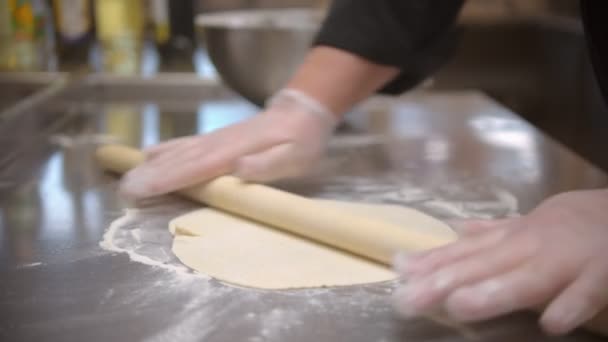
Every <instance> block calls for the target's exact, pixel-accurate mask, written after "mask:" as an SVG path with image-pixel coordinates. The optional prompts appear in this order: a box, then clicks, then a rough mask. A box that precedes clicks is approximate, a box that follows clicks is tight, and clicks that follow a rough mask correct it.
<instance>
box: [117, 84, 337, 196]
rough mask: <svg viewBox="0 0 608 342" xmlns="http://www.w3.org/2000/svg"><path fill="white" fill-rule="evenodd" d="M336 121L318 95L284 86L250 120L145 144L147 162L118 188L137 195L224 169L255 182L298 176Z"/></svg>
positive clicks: (310, 163)
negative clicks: (198, 134)
mask: <svg viewBox="0 0 608 342" xmlns="http://www.w3.org/2000/svg"><path fill="white" fill-rule="evenodd" d="M337 123H338V119H337V116H335V115H333V114H332V113H331V112H329V110H327V109H326V108H325V107H324V106H323V105H321V104H320V103H318V102H317V101H315V100H314V99H312V98H310V97H308V96H307V95H305V94H304V93H302V92H299V91H297V90H293V89H285V90H282V91H280V92H279V93H278V94H277V95H275V96H274V97H272V98H271V99H270V100H269V101H268V103H267V106H266V109H265V110H264V111H262V112H261V113H260V114H258V115H256V116H255V117H253V118H251V119H249V120H246V121H244V122H241V123H238V124H235V125H232V126H229V127H225V128H222V129H220V130H217V131H215V132H212V133H209V134H206V135H201V136H191V137H184V138H179V139H174V140H171V141H168V142H165V143H163V144H160V145H157V146H154V147H152V148H150V149H148V150H146V151H145V153H146V160H145V162H144V163H143V164H141V165H140V166H138V167H137V168H135V169H133V170H131V171H130V172H129V173H127V174H126V175H125V177H124V178H123V180H122V182H121V187H120V189H121V192H122V193H123V194H124V195H125V196H127V197H129V198H132V199H138V198H145V197H150V196H155V195H160V194H164V193H168V192H172V191H175V190H178V189H181V188H184V187H187V186H190V185H193V184H196V183H200V182H203V181H207V180H210V179H213V178H216V177H218V176H222V175H226V174H233V175H235V176H237V177H240V178H242V179H245V180H249V181H256V182H267V181H273V180H278V179H284V178H291V177H296V176H300V175H303V174H305V173H306V172H308V171H310V170H311V169H312V167H314V165H315V164H316V162H317V161H318V160H319V159H320V158H321V157H322V156H323V153H324V151H325V149H326V146H327V142H328V140H329V138H330V137H331V134H332V132H333V131H334V128H335V127H336V125H337Z"/></svg>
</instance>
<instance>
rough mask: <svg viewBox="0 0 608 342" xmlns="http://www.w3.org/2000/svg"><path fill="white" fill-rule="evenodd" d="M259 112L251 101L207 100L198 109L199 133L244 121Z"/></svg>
mask: <svg viewBox="0 0 608 342" xmlns="http://www.w3.org/2000/svg"><path fill="white" fill-rule="evenodd" d="M257 112H258V109H257V108H256V107H254V106H253V105H251V104H249V103H244V102H241V101H207V102H204V103H202V104H201V105H200V106H199V108H198V111H197V133H198V134H203V133H209V132H212V131H215V130H217V129H219V128H222V127H226V126H228V125H231V124H234V123H237V122H240V121H243V120H245V119H247V118H249V117H251V116H253V115H255V114H256V113H257Z"/></svg>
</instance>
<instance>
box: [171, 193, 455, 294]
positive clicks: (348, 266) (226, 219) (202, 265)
mask: <svg viewBox="0 0 608 342" xmlns="http://www.w3.org/2000/svg"><path fill="white" fill-rule="evenodd" d="M322 202H323V203H324V204H325V205H328V206H332V207H335V208H336V209H339V210H343V211H348V212H352V213H355V214H357V215H364V216H368V217H371V218H374V219H379V220H386V221H388V222H391V223H395V224H398V225H400V226H403V227H404V229H414V230H417V231H420V232H423V233H425V234H432V235H439V236H442V237H448V238H450V239H456V234H455V232H454V231H453V230H452V229H450V227H449V226H447V225H446V224H444V223H442V222H441V221H439V220H437V219H435V218H433V217H431V216H429V215H426V214H424V213H421V212H419V211H417V210H413V209H409V208H405V207H400V206H396V205H375V204H358V203H348V202H337V201H325V200H322ZM312 215H314V213H312ZM406 227H407V228H406ZM169 229H170V231H171V232H172V233H173V234H174V240H173V247H172V249H173V253H174V254H175V255H176V256H177V257H178V258H179V259H180V260H181V261H182V262H183V263H184V264H185V265H186V266H188V267H190V268H192V269H194V270H196V271H199V272H201V273H205V274H208V275H210V276H212V277H214V278H216V279H219V280H221V281H224V282H227V283H231V284H236V285H240V286H246V287H255V288H263V289H289V288H311V287H323V286H346V285H356V284H366V283H374V282H381V281H387V280H391V279H395V278H396V276H397V275H396V274H395V273H394V272H392V271H391V270H390V269H388V268H387V267H385V266H383V265H380V264H377V263H375V262H372V261H369V260H367V259H364V258H361V257H358V256H355V255H352V254H350V253H347V252H343V251H341V250H338V249H335V248H332V247H329V246H325V245H322V244H320V243H318V242H314V241H311V240H308V239H306V238H303V237H300V236H296V235H292V234H290V233H287V232H284V231H282V230H278V229H275V228H270V227H267V226H264V225H262V224H260V223H256V222H251V221H248V220H246V219H243V218H239V217H236V216H233V215H230V214H227V213H224V212H222V211H219V210H215V209H212V208H204V209H200V210H196V211H193V212H191V213H188V214H185V215H182V216H179V217H177V218H175V219H173V220H171V222H170V223H169Z"/></svg>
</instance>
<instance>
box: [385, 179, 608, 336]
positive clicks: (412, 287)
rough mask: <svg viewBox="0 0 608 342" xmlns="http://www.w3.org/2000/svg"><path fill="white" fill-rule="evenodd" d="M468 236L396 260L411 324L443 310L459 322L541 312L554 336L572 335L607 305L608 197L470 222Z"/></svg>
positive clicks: (560, 199)
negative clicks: (535, 311) (539, 310)
mask: <svg viewBox="0 0 608 342" xmlns="http://www.w3.org/2000/svg"><path fill="white" fill-rule="evenodd" d="M463 227H464V231H465V233H464V236H463V237H462V238H461V239H460V240H459V241H457V242H455V243H453V244H451V245H448V246H445V247H440V248H438V249H436V250H431V251H428V252H422V253H420V254H416V255H410V256H407V257H401V258H396V261H397V262H396V265H395V267H396V269H397V271H398V272H399V273H401V274H402V275H403V276H404V278H405V279H406V280H407V285H405V286H404V287H402V288H400V289H398V290H397V291H396V292H395V294H394V300H395V306H396V308H397V310H398V311H399V312H400V313H402V314H403V315H406V316H414V315H422V314H426V313H429V312H432V311H435V310H437V309H440V310H443V311H444V312H445V313H447V315H448V316H449V317H450V318H451V319H453V320H456V321H460V322H469V321H478V320H483V319H489V318H493V317H496V316H500V315H503V314H507V313H511V312H514V311H518V310H525V309H538V308H543V309H544V312H543V314H542V316H541V318H540V323H541V325H542V327H543V328H544V329H545V331H546V332H548V333H551V334H564V333H568V332H570V331H571V330H573V329H575V328H576V327H578V326H580V325H582V324H584V323H585V322H587V321H589V320H590V319H591V318H593V317H594V316H595V315H597V314H598V313H599V312H600V311H601V310H602V309H604V308H605V307H606V306H607V305H608V190H594V191H577V192H570V193H564V194H560V195H557V196H554V197H552V198H550V199H548V200H546V201H545V202H543V203H542V204H541V205H540V206H538V207H537V208H536V209H534V210H533V211H532V212H531V213H530V214H528V215H526V216H522V217H519V218H512V219H506V220H498V221H469V222H466V224H464V225H463Z"/></svg>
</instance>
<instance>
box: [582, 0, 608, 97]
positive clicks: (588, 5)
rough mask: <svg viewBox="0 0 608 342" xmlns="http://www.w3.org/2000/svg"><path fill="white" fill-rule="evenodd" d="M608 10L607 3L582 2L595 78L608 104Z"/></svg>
mask: <svg viewBox="0 0 608 342" xmlns="http://www.w3.org/2000/svg"><path fill="white" fill-rule="evenodd" d="M607 10H608V2H606V1H597V0H583V1H581V16H582V19H583V25H584V27H585V36H586V39H587V46H588V48H589V56H590V57H591V63H592V65H593V69H594V71H595V78H596V80H597V83H598V85H599V87H600V89H601V91H602V96H603V97H604V102H606V103H608V42H607V41H606V37H608V24H606V18H605V15H606V11H607Z"/></svg>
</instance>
